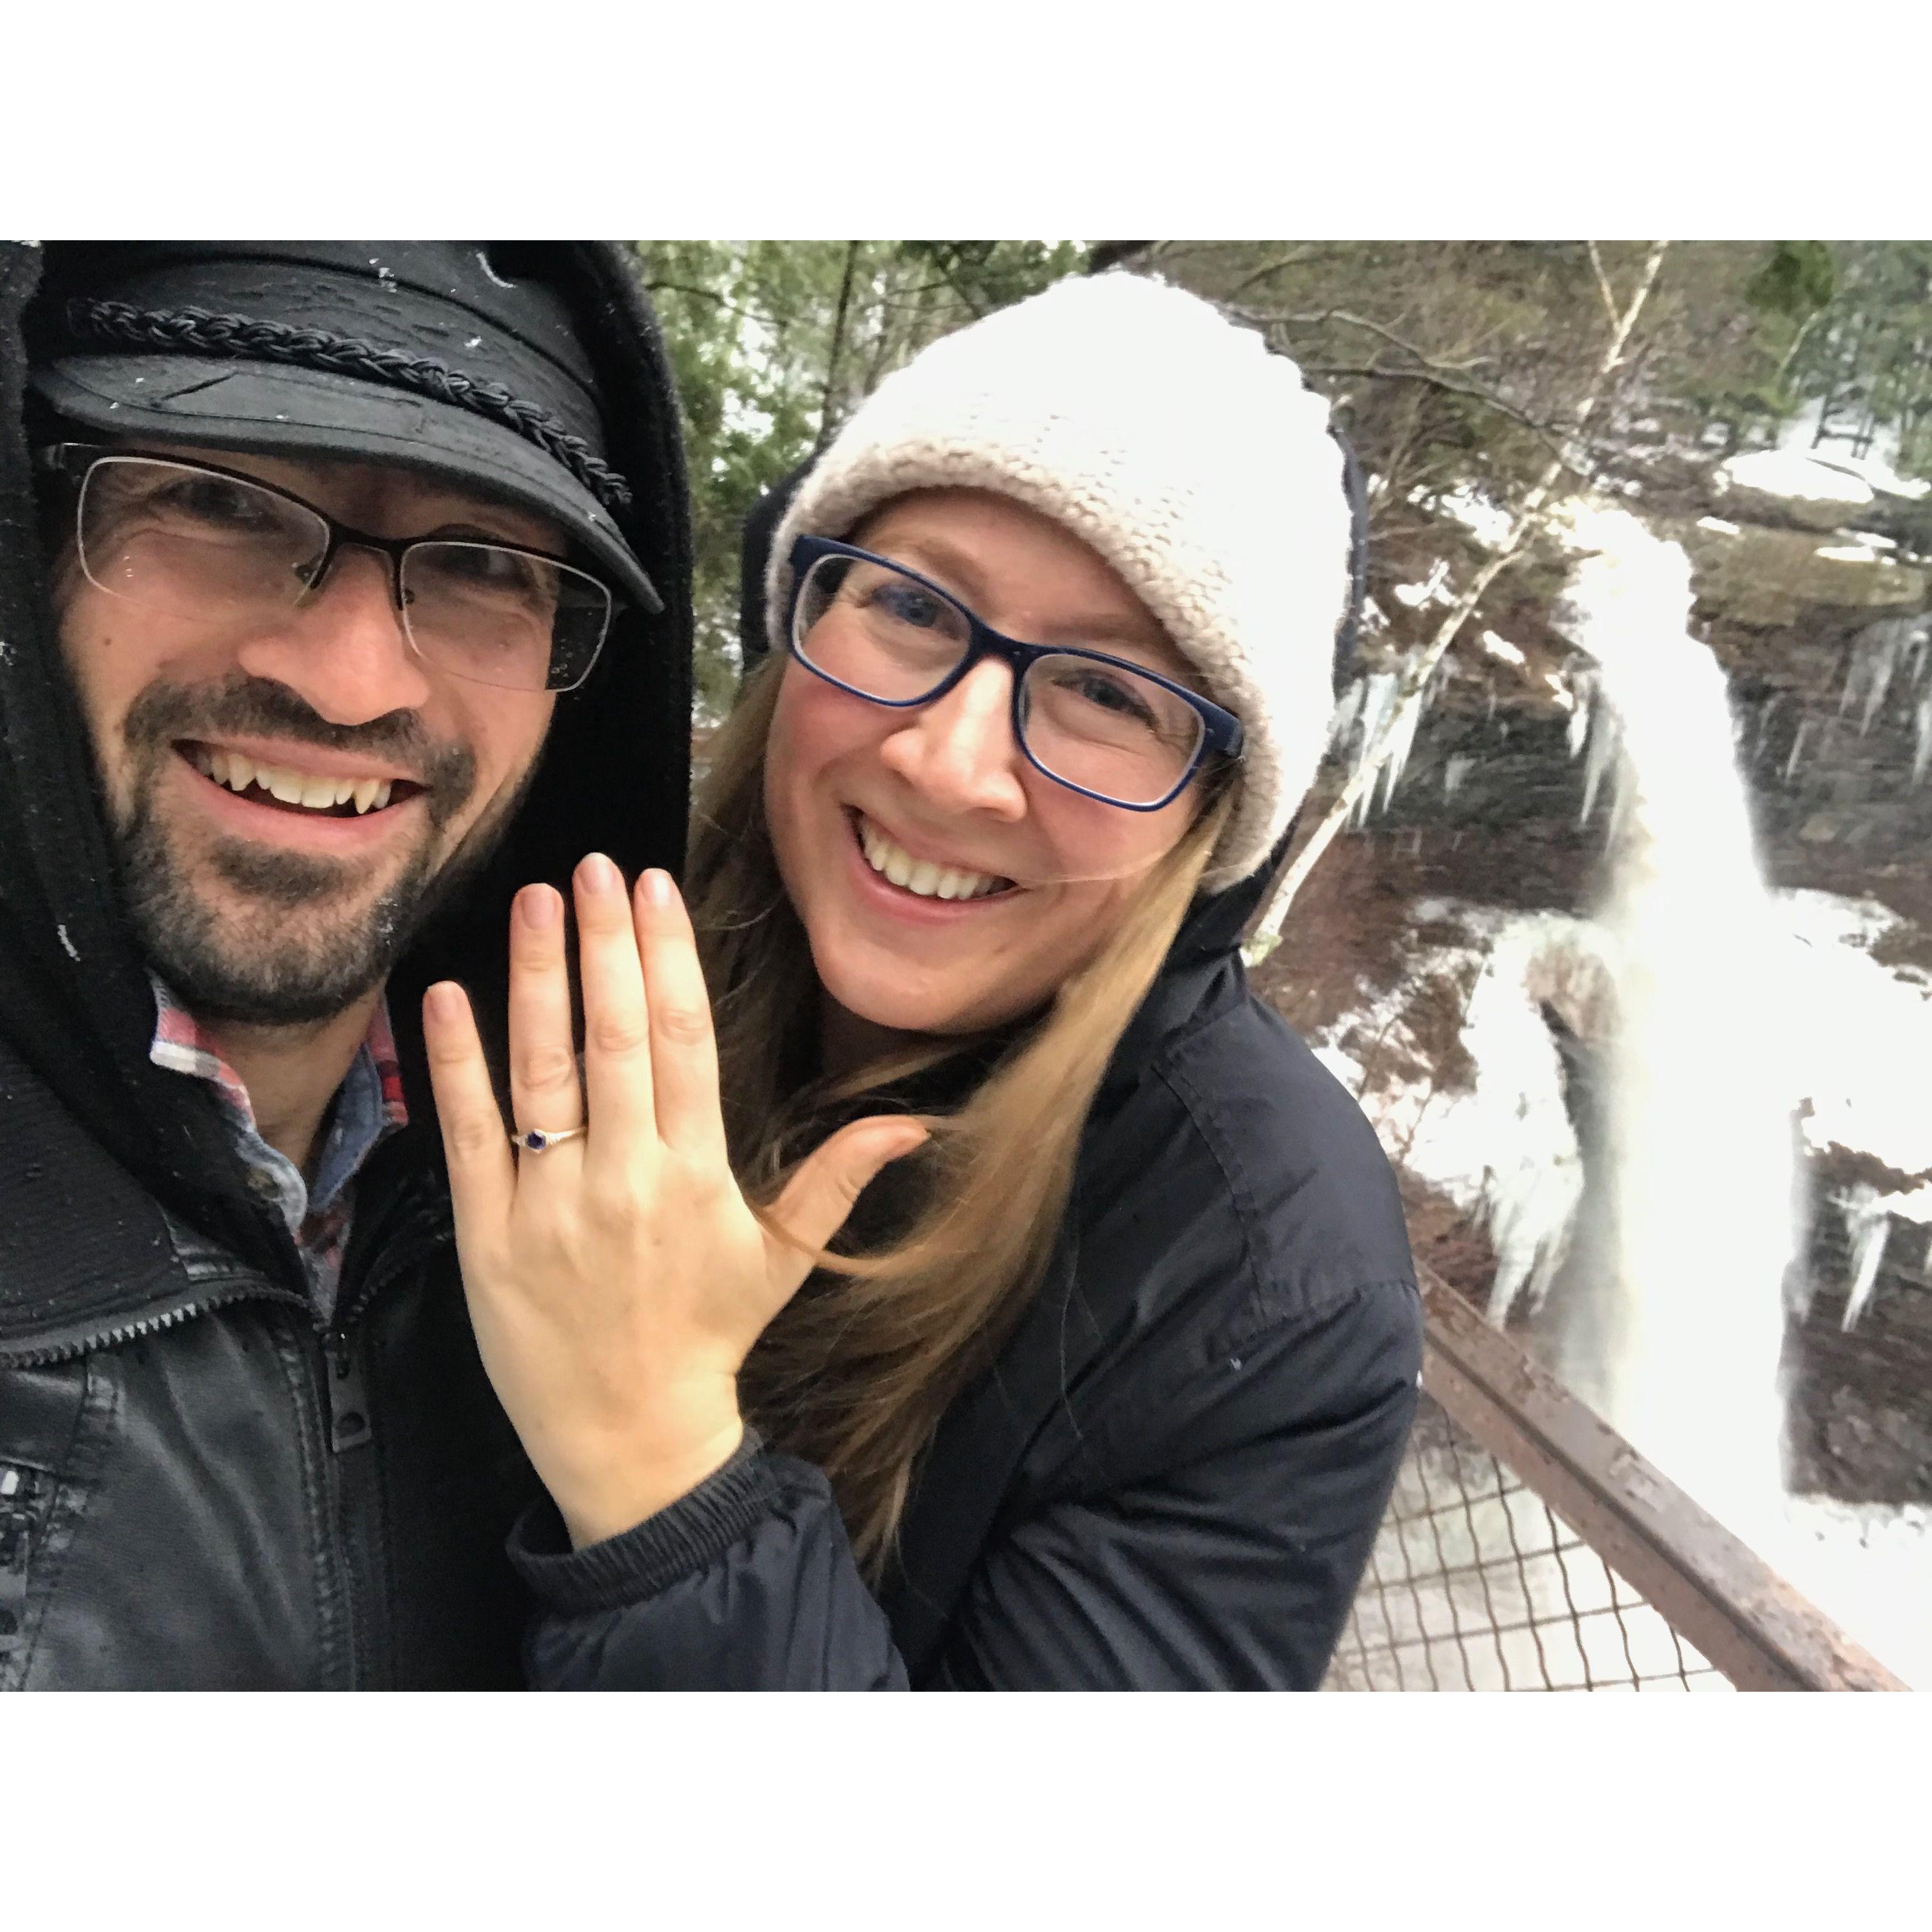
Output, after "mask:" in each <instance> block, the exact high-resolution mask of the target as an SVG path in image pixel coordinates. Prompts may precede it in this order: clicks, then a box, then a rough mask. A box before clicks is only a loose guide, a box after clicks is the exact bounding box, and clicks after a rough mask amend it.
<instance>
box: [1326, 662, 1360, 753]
mask: <svg viewBox="0 0 1932 1932" xmlns="http://www.w3.org/2000/svg"><path fill="white" fill-rule="evenodd" d="M1367 684H1368V680H1367V679H1366V678H1360V677H1358V678H1357V679H1355V681H1354V682H1352V683H1351V684H1350V685H1349V688H1348V689H1347V690H1346V691H1343V694H1342V695H1341V696H1340V697H1339V698H1338V699H1337V700H1336V703H1335V715H1334V717H1332V718H1330V719H1329V721H1328V748H1329V749H1330V750H1331V751H1340V749H1341V748H1342V747H1343V745H1346V743H1347V742H1349V733H1350V732H1352V730H1355V721H1356V720H1357V719H1358V718H1360V717H1361V715H1362V694H1363V692H1364V691H1365V690H1366V689H1367Z"/></svg>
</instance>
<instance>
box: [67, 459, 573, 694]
mask: <svg viewBox="0 0 1932 1932" xmlns="http://www.w3.org/2000/svg"><path fill="white" fill-rule="evenodd" d="M78 526H79V537H80V566H81V568H82V569H83V571H85V572H86V575H87V577H88V579H89V581H90V582H91V583H95V584H96V585H98V586H99V587H100V588H101V589H103V590H105V591H107V592H110V593H111V594H112V595H115V596H117V597H121V598H126V599H127V601H128V602H130V603H132V604H140V605H142V606H143V607H145V608H147V609H148V610H160V611H166V612H168V613H172V614H173V615H175V616H187V617H198V616H205V615H207V614H208V613H211V612H214V611H217V610H219V611H221V612H223V613H226V614H229V615H233V616H246V615H247V614H248V613H251V612H254V613H260V615H261V616H263V617H264V618H266V617H270V616H274V615H275V614H276V613H278V612H280V611H281V610H290V609H293V607H295V606H296V604H299V603H300V602H301V601H302V598H304V597H305V596H306V595H308V593H309V592H310V591H311V589H313V588H314V585H315V583H316V580H317V573H318V572H319V571H320V569H321V568H322V565H323V560H324V559H325V558H326V557H327V556H328V554H329V524H328V523H327V521H326V520H325V519H324V518H323V517H321V516H320V515H319V514H317V513H316V512H315V511H312V510H311V509H308V508H306V507H305V505H302V504H300V503H298V502H294V501H293V500H292V499H290V498H289V497H287V496H283V495H282V494H281V492H280V491H278V490H271V489H269V488H267V487H264V486H262V485H259V484H251V483H248V482H244V481H241V480H240V479H239V478H235V477H231V476H223V475H220V474H219V473H218V472H215V471H213V470H208V469H199V468H196V466H193V465H192V464H189V463H169V462H163V461H161V460H158V459H156V458H148V457H131V456H110V457H103V458H100V459H99V460H97V461H96V462H95V463H94V464H93V465H92V466H91V467H90V468H89V471H88V472H87V477H86V481H85V483H84V484H83V486H82V489H81V493H80V507H79V511H78ZM398 589H399V592H400V598H401V616H402V622H403V627H404V631H405V633H406V634H407V636H408V637H409V640H410V643H411V644H412V645H413V646H414V648H415V649H416V652H417V654H418V655H419V656H421V657H422V658H423V659H424V660H425V661H426V662H428V663H431V664H436V665H437V666H439V667H440V668H442V669H443V670H448V671H450V672H452V673H454V674H455V676H458V677H463V678H468V679H471V680H472V681H473V682H477V683H481V684H490V685H497V686H499V687H501V688H507V689H509V690H513V691H544V690H551V691H566V690H568V689H569V688H571V686H572V685H576V684H578V683H580V682H582V681H583V678H584V677H585V676H587V675H588V674H589V670H590V667H591V666H592V664H593V663H594V662H595V661H596V657H597V653H598V649H599V648H600V646H601V645H602V643H603V641H604V632H605V631H606V630H607V628H609V625H610V592H609V591H608V590H607V589H606V588H605V587H604V586H603V585H602V584H601V583H598V580H596V579H595V577H591V576H589V575H587V574H586V573H584V572H583V571H579V570H575V569H573V568H571V566H570V565H568V564H562V563H555V562H550V561H548V560H547V559H544V558H541V557H536V556H530V555H529V554H527V553H525V552H523V551H521V550H511V549H508V548H506V547H503V546H502V545H499V544H490V543H480V542H469V541H454V540H452V541H443V540H440V539H439V540H435V541H423V542H419V543H416V544H411V545H410V547H408V549H407V550H405V551H404V553H403V559H402V565H401V573H400V582H399V584H398Z"/></svg>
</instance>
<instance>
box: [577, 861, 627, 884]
mask: <svg viewBox="0 0 1932 1932" xmlns="http://www.w3.org/2000/svg"><path fill="white" fill-rule="evenodd" d="M577 880H578V883H580V885H582V886H583V889H584V890H585V891H586V892H622V890H623V889H624V880H623V877H622V874H620V873H619V871H618V870H617V868H616V866H615V865H613V864H612V863H611V862H610V860H609V859H607V858H605V857H604V854H603V853H601V852H593V853H591V854H590V856H589V857H588V858H587V859H585V860H584V862H583V864H582V865H580V866H578V867H577Z"/></svg>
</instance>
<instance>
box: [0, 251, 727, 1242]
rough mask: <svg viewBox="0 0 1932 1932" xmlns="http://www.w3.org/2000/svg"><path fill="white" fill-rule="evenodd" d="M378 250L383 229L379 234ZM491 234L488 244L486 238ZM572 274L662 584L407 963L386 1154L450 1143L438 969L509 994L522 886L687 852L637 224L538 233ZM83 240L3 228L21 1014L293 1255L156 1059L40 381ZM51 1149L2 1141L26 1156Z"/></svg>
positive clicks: (551, 269)
mask: <svg viewBox="0 0 1932 1932" xmlns="http://www.w3.org/2000/svg"><path fill="white" fill-rule="evenodd" d="M86 246H87V245H84V244H64V243H49V244H47V245H45V246H44V248H36V247H34V246H33V245H30V244H24V243H0V919H4V925H0V1031H4V1033H5V1037H7V1039H8V1040H10V1042H11V1043H12V1044H13V1046H14V1047H15V1048H16V1049H17V1051H18V1052H19V1053H20V1055H21V1056H22V1058H23V1059H25V1061H26V1062H27V1064H28V1066H29V1067H31V1069H32V1070H33V1071H34V1073H35V1074H37V1076H39V1077H40V1079H41V1080H42V1081H43V1082H45V1083H46V1085H48V1086H49V1088H52V1090H53V1091H54V1093H55V1094H56V1095H57V1096H58V1098H59V1100H61V1102H62V1103H63V1104H64V1105H65V1106H66V1108H67V1109H68V1111H69V1112H71V1113H72V1114H73V1115H74V1117H75V1118H77V1120H78V1121H80V1123H81V1124H82V1125H83V1126H84V1127H86V1129H87V1130H88V1131H89V1133H91V1134H92V1136H94V1138H95V1139H96V1140H97V1141H98V1142H99V1143H100V1144H101V1145H102V1146H103V1147H104V1148H106V1149H107V1151H108V1152H109V1153H110V1154H111V1155H112V1156H113V1157H114V1159H115V1160H116V1161H118V1163H120V1164H121V1166H123V1167H124V1168H125V1169H127V1171H128V1172H129V1173H130V1174H131V1175H133V1177H134V1178H135V1179H136V1181H138V1182H139V1184H141V1186H142V1187H143V1189H144V1190H145V1191H146V1192H148V1193H149V1194H151V1196H154V1198H155V1199H157V1200H158V1201H160V1202H161V1203H162V1205H163V1206H164V1207H166V1208H167V1209H168V1210H169V1211H170V1212H172V1213H173V1214H175V1215H177V1216H178V1217H181V1219H183V1220H185V1221H187V1223H190V1225H191V1226H194V1227H196V1228H197V1229H199V1230H200V1231H201V1232H202V1233H204V1234H205V1235H208V1236H209V1237H210V1238H212V1239H214V1240H215V1241H217V1242H219V1243H220V1244H221V1245H222V1246H223V1247H226V1248H227V1249H229V1250H230V1251H231V1252H233V1253H236V1254H237V1255H238V1256H241V1257H242V1258H243V1259H248V1260H251V1261H252V1262H255V1263H257V1265H263V1266H273V1267H278V1268H280V1269H281V1271H283V1272H286V1271H287V1268H288V1267H289V1265H290V1249H289V1243H288V1238H287V1233H286V1231H285V1230H284V1229H283V1228H282V1226H281V1223H280V1222H279V1220H277V1219H276V1218H275V1217H273V1216H272V1215H270V1214H268V1213H267V1212H266V1211H264V1210H263V1208H261V1207H260V1205H258V1204H257V1202H255V1201H254V1199H253V1198H252V1196H250V1194H249V1193H248V1190H247V1188H246V1187H245V1182H244V1178H243V1174H242V1167H241V1164H240V1162H239V1158H238V1157H237V1156H236V1154H235V1152H234V1150H233V1145H232V1142H231V1139H230V1137H229V1133H228V1132H227V1130H226V1126H225V1124H224V1123H223V1121H222V1119H221V1118H220V1115H218V1113H217V1111H216V1109H215V1106H214V1103H213V1101H212V1100H211V1097H210V1094H209V1092H208V1089H207V1088H205V1085H204V1084H203V1083H202V1082H196V1081H190V1080H184V1079H181V1077H180V1076H179V1075H178V1074H175V1073H169V1072H166V1071H164V1070H161V1069H160V1068H157V1067H154V1066H153V1065H152V1064H151V1063H150V1062H149V1060H148V1046H149V1043H150V1041H151V1037H152V1034H153V1030H154V1001H153V997H152V995H151V991H150V989H149V986H148V978H147V974H146V970H145V967H144V965H143V963H142V959H141V957H140V956H139V953H138V951H137V950H136V947H135V945H134V943H133V939H132V938H131V935H130V932H129V931H128V929H127V922H126V921H125V919H124V916H123V913H122V910H121V906H120V904H119V902H118V895H117V893H116V892H115V888H114V886H113V877H114V872H113V863H112V861H111V859H110V850H109V845H108V841H107V834H106V831H105V828H104V825H103V823H102V820H101V813H100V810H99V806H98V801H97V798H96V795H95V784H94V779H93V770H92V760H91V757H90V755H89V749H88V745H87V740H86V732H85V729H84V727H83V723H82V721H81V718H80V713H79V711H78V709H77V706H76V705H75V703H74V699H73V697H72V695H71V691H70V690H69V688H68V683H67V681H66V679H65V677H64V676H62V675H61V674H60V671H59V667H58V656H57V643H56V638H55V626H54V622H53V618H52V611H51V610H50V607H49V600H48V595H47V582H46V556H45V552H44V549H43V544H42V541H41V530H40V519H39V513H38V510H37V503H36V499H35V494H34V484H33V478H32V474H31V468H30V452H29V449H28V437H27V431H26V422H25V419H24V414H23V411H24V407H25V404H24V400H23V391H24V389H25V381H26V347H25V343H26V334H27V332H28V331H29V330H33V329H40V328H41V327H42V326H43V317H42V315H41V314H40V312H38V311H36V308H35V306H34V305H35V298H36V293H37V290H39V289H40V287H42V285H43V281H44V282H45V284H46V285H47V286H49V287H53V288H59V287H63V286H65V284H67V282H68V275H67V273H66V270H67V269H68V264H69V259H70V257H71V256H72V255H74V254H78V253H79V252H80V251H81V250H83V248H86ZM367 247H368V251H370V252H371V254H375V253H376V252H377V251H379V250H380V245H379V244H375V243H371V244H368V245H367ZM524 247H525V248H526V252H528V251H538V252H541V254H544V256H545V257H548V258H549V259H548V260H547V262H546V264H545V272H546V274H547V275H549V276H550V278H551V279H552V280H553V281H554V282H555V283H556V284H557V285H558V286H559V287H562V288H564V289H565V290H567V291H568V298H569V300H570V303H571V309H572V311H573V312H574V316H575V317H576V320H577V329H578V332H579V334H580V337H581V338H582V340H583V342H584V343H585V344H586V347H587V349H588V350H589V354H590V356H591V358H592V361H593V362H594V363H595V365H596V366H595V381H596V387H597V390H598V394H599V395H601V398H603V401H604V410H605V412H606V422H605V431H606V437H607V446H608V448H607V455H608V458H609V460H610V464H611V466H613V467H614V468H615V469H617V470H619V471H620V472H622V475H623V476H624V477H625V478H626V479H627V480H628V483H629V485H630V500H629V502H628V504H625V505H622V507H620V508H618V509H617V510H616V512H615V514H616V521H617V523H618V524H619V526H620V529H621V534H622V538H623V541H624V542H625V544H626V545H627V546H628V548H629V549H630V550H631V551H632V552H633V553H634V554H635V556H637V558H638V559H641V560H642V562H643V566H644V568H646V570H648V571H649V575H650V579H651V581H652V583H653V584H654V585H655V589H656V591H657V592H658V594H659V595H661V598H662V601H663V604H664V609H663V610H661V612H660V613H657V614H655V615H652V614H648V613H646V612H645V611H644V610H642V609H640V608H637V607H632V608H630V609H628V610H625V611H624V612H622V613H620V615H619V617H618V619H617V620H616V622H615V624H614V625H613V628H612V632H611V634H610V638H609V639H608V640H607V643H605V646H604V652H603V655H601V658H599V659H598V663H597V666H596V668H595V670H594V671H593V672H592V674H591V676H590V678H589V680H588V681H587V682H586V684H585V685H583V686H582V687H581V688H580V689H578V690H577V691H571V692H568V693H566V694H563V695H562V696H561V697H559V699H558V700H557V704H556V715H555V720H554V722H553V725H552V727H551V730H550V737H549V739H548V742H547V745H546V747H545V749H544V757H543V761H542V765H541V769H540V770H539V772H538V776H537V778H536V779H535V782H534V784H533V785H532V789H531V790H530V792H529V795H528V796H527V798H526V801H525V802H524V804H523V808H522V811H521V812H520V814H519V816H518V817H517V821H516V823H515V824H514V826H513V827H512V829H511V832H510V834H509V835H508V839H507V841H505V845H504V847H502V850H501V851H500V852H499V853H498V854H497V856H496V858H495V859H493V861H492V862H491V863H490V866H489V867H488V868H487V870H486V871H485V872H484V874H482V875H481V877H480V878H479V879H478V880H477V881H476V882H475V883H474V884H473V885H472V886H471V888H470V889H469V890H468V892H466V894H464V895H463V898H461V900H460V902H459V903H458V904H455V905H454V906H452V907H450V908H449V910H447V912H446V913H445V915H444V916H443V917H442V918H441V919H440V921H439V922H438V923H437V926H436V927H435V928H434V929H433V930H432V931H431V932H428V933H427V934H425V935H424V937H423V938H422V939H421V940H420V941H419V942H418V944H416V947H414V948H413V950H412V951H411V952H410V953H409V954H408V955H407V956H405V958H404V960H403V961H402V962H401V964H400V965H398V968H397V969H396V970H395V972H394V973H393V974H392V976H391V978H390V982H389V1006H390V1013H391V1017H392V1020H393V1022H394V1024H395V1031H396V1035H397V1042H398V1047H399V1049H401V1056H402V1059H403V1063H404V1081H405V1085H406V1088H407V1097H408V1101H409V1107H410V1127H409V1128H408V1130H407V1131H406V1132H405V1133H403V1134H401V1135H399V1136H396V1137H395V1139H393V1140H392V1142H390V1143H389V1144H388V1145H386V1147H385V1148H384V1149H383V1152H382V1154H381V1157H380V1158H381V1160H382V1162H383V1166H384V1169H385V1170H386V1172H392V1173H393V1172H398V1171H400V1170H407V1169H409V1168H410V1167H412V1166H413V1167H414V1168H416V1169H419V1170H420V1169H424V1168H428V1169H431V1170H434V1168H435V1167H436V1166H437V1163H438V1162H439V1160H440V1145H439V1143H438V1140H437V1133H436V1127H435V1121H434V1112H433V1109H432V1107H431V1099H430V1094H429V1091H428V1082H427V1079H426V1075H425V1068H424V1064H423V1057H422V1037H421V1025H420V1005H421V995H422V989H423V988H424V987H425V986H427V985H428V983H430V982H431V980H434V979H436V978H438V977H456V978H459V979H461V980H463V981H465V982H466V983H467V984H469V986H471V987H472V989H473V990H474V991H475V994H476V996H477V1004H478V1013H479V1017H481V1018H483V1019H485V1020H486V1021H487V1020H488V1019H490V1018H491V1017H492V1016H496V1015H500V1013H502V1001H503V987H504V980H505V932H506V921H507V919H508V904H509V900H510V898H511V895H512V894H513V893H514V892H515V890H516V889H517V887H518V886H521V885H523V884H524V883H527V882H528V881H529V880H535V879H547V880H550V881H552V882H553V883H558V884H559V885H561V884H563V883H565V882H566V881H567V880H568V874H569V871H570V869H571V867H572V866H573V865H574V864H575V863H576V862H577V860H578V859H580V858H581V857H582V856H583V854H584V853H586V852H587V851H590V850H602V851H604V852H607V853H610V855H611V856H613V858H614V859H616V861H617V862H618V863H619V865H621V866H622V867H623V868H625V871H627V872H631V873H634V872H635V871H638V870H640V869H641V868H643V866H645V865H666V866H668V867H670V868H673V869H676V868H678V867H679V865H681V863H682V856H683V850H684V828H685V817H686V812H687V809H688V790H689V742H690V740H689V720H690V709H691V538H690V524H689V512H688V503H687V499H686V496H685V473H684V457H683V449H682V442H681V439H680V437H679V430H678V427H677V410H676V398H675V395H674V393H673V388H672V384H671V379H670V374H669V371H668V368H667V363H666V361H665V358H664V351H663V348H662V346H661V343H660V341H659V340H658V333H657V329H656V326H655V322H654V321H653V320H652V315H651V311H650V308H649V303H648V302H647V301H646V298H645V296H644V295H643V293H642V290H641V289H640V286H639V284H638V282H637V279H636V277H635V275H634V272H633V270H632V268H631V264H630V262H629V260H628V257H627V255H626V253H625V251H623V250H622V248H621V247H620V246H619V245H617V244H615V243H600V242H557V243H547V244H530V245H524ZM30 1153H31V1150H20V1151H16V1150H12V1149H5V1150H0V1160H21V1161H24V1160H26V1159H27V1158H28V1154H30Z"/></svg>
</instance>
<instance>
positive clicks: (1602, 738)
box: [1577, 718, 1619, 826]
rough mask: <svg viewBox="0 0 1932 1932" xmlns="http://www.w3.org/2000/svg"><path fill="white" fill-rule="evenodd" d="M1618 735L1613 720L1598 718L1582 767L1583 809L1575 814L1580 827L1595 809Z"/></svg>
mask: <svg viewBox="0 0 1932 1932" xmlns="http://www.w3.org/2000/svg"><path fill="white" fill-rule="evenodd" d="M1618 737H1619V732H1618V730H1617V724H1616V719H1615V718H1598V719H1597V720H1596V721H1595V727H1594V728H1593V729H1592V731H1591V733H1590V755H1589V758H1588V759H1587V760H1586V761H1585V763H1584V766H1583V810H1582V811H1580V812H1579V813H1578V814H1577V823H1578V825H1580V826H1583V825H1588V824H1589V822H1590V814H1591V812H1592V811H1593V810H1594V809H1595V807H1596V803H1597V792H1598V787H1600V786H1601V784H1602V783H1603V781H1604V773H1605V772H1607V771H1608V770H1609V769H1610V766H1611V764H1612V763H1613V761H1614V760H1615V759H1616V754H1617V740H1618Z"/></svg>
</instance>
